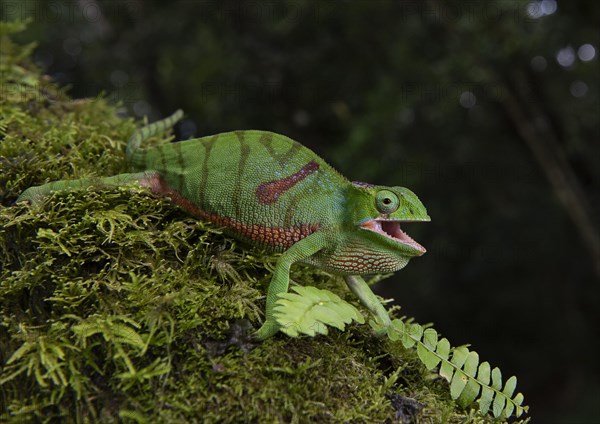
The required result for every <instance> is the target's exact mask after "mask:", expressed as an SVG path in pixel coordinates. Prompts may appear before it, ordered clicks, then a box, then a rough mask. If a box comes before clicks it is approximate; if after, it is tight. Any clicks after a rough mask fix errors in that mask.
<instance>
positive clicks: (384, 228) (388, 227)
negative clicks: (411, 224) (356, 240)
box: [361, 219, 425, 254]
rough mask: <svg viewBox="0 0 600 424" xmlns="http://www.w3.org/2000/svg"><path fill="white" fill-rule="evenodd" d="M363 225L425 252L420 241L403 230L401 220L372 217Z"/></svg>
mask: <svg viewBox="0 0 600 424" xmlns="http://www.w3.org/2000/svg"><path fill="white" fill-rule="evenodd" d="M361 227H363V228H366V229H368V230H371V231H374V232H376V233H379V234H382V235H384V236H386V237H389V238H391V239H393V240H395V241H397V242H399V243H402V244H404V245H407V246H410V247H412V248H414V249H416V250H418V251H419V252H421V254H423V253H425V248H424V247H423V246H421V245H420V244H419V243H417V242H416V241H414V240H413V239H412V238H410V236H409V235H408V234H406V233H405V232H404V231H402V229H401V228H400V221H384V220H377V219H371V220H369V221H367V222H365V223H364V224H362V225H361Z"/></svg>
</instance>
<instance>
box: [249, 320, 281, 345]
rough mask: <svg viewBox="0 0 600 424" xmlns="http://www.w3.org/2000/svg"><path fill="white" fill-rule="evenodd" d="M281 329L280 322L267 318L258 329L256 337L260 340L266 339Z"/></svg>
mask: <svg viewBox="0 0 600 424" xmlns="http://www.w3.org/2000/svg"><path fill="white" fill-rule="evenodd" d="M278 331H279V324H278V323H277V321H275V320H271V319H267V320H266V321H265V322H264V323H263V325H262V326H261V327H260V328H259V329H258V330H256V332H255V333H254V337H255V338H257V339H259V340H266V339H268V338H269V337H273V336H274V335H275V334H277V332H278Z"/></svg>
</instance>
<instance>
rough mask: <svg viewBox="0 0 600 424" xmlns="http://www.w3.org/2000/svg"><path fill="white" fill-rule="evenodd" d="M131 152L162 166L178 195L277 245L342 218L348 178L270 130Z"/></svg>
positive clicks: (141, 166) (145, 167) (148, 164)
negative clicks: (341, 213) (339, 217)
mask: <svg viewBox="0 0 600 424" xmlns="http://www.w3.org/2000/svg"><path fill="white" fill-rule="evenodd" d="M130 158H131V162H132V164H133V166H134V167H135V168H136V169H137V170H140V171H149V170H151V171H157V172H158V173H159V174H160V176H161V177H162V179H163V180H164V182H165V183H166V184H167V185H168V187H169V188H170V189H172V190H174V191H175V192H176V193H178V194H179V195H180V196H176V197H177V198H175V197H174V198H173V201H174V202H175V203H179V204H180V205H181V206H182V207H184V208H186V209H187V210H189V211H190V212H192V213H193V214H195V215H198V216H200V217H201V218H204V219H207V220H209V221H212V222H215V223H217V224H218V225H224V226H225V227H228V228H229V229H230V230H231V232H233V233H235V234H237V235H238V236H240V235H241V236H242V238H245V239H248V240H249V241H252V242H254V243H258V244H262V245H264V246H266V247H270V248H272V249H273V250H277V251H283V250H285V249H287V248H288V247H289V246H291V245H292V244H294V243H295V242H297V241H298V240H300V239H302V238H304V237H306V236H307V235H309V234H311V233H313V232H314V231H316V230H317V229H319V228H322V227H323V226H328V225H330V224H332V223H334V222H339V221H338V220H336V217H337V214H339V213H340V212H339V211H342V210H343V203H344V199H345V196H344V194H345V193H344V191H345V189H346V188H347V187H348V185H349V184H350V183H349V182H348V181H347V180H346V179H345V178H344V177H343V176H342V175H340V174H339V173H338V172H337V171H335V170H334V169H333V168H332V167H331V166H329V165H328V164H327V163H326V162H325V161H324V160H322V159H321V158H319V157H318V156H317V155H316V154H315V153H313V152H312V151H311V150H310V149H308V148H306V147H304V146H302V145H301V144H299V143H298V142H296V141H294V140H292V139H290V138H288V137H285V136H283V135H279V134H274V133H271V132H266V131H235V132H229V133H223V134H218V135H214V136H210V137H203V138H198V139H193V140H187V141H182V142H178V143H171V144H166V145H162V146H158V147H155V148H151V149H148V150H137V151H135V152H134V153H133V154H132V155H131V156H130ZM179 197H182V199H178V198H179ZM306 211H308V213H307V212H306Z"/></svg>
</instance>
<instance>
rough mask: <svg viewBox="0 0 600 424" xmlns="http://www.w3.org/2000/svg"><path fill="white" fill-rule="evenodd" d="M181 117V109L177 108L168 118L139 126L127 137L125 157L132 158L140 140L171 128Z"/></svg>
mask: <svg viewBox="0 0 600 424" xmlns="http://www.w3.org/2000/svg"><path fill="white" fill-rule="evenodd" d="M181 118H183V111H182V110H181V109H178V110H177V111H176V112H175V113H174V114H173V115H171V116H169V117H168V118H165V119H162V120H160V121H156V122H154V123H152V124H150V125H146V126H145V127H143V128H140V129H139V130H137V131H136V132H134V133H133V135H132V136H131V137H130V138H129V141H128V142H127V150H126V151H125V155H126V156H127V159H128V160H131V159H132V156H133V155H134V154H135V152H136V151H138V150H139V148H140V144H142V141H144V140H146V139H147V138H150V137H152V136H154V135H156V134H158V133H161V132H163V131H165V130H167V129H169V128H171V127H172V126H173V125H175V124H176V123H177V121H179V120H180V119H181Z"/></svg>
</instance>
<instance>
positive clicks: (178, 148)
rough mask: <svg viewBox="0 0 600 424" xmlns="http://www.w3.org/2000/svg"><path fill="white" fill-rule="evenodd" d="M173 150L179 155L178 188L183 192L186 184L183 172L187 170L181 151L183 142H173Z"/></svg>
mask: <svg viewBox="0 0 600 424" xmlns="http://www.w3.org/2000/svg"><path fill="white" fill-rule="evenodd" d="M173 150H175V154H176V155H177V163H179V173H178V179H177V190H179V192H180V193H182V192H183V187H184V185H185V178H183V173H184V171H185V168H186V166H185V160H184V159H183V154H182V151H181V143H173Z"/></svg>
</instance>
